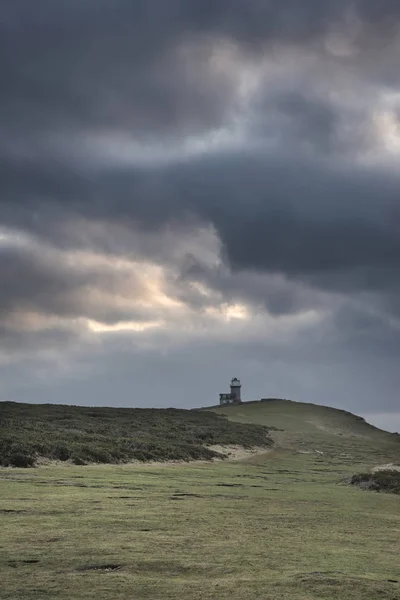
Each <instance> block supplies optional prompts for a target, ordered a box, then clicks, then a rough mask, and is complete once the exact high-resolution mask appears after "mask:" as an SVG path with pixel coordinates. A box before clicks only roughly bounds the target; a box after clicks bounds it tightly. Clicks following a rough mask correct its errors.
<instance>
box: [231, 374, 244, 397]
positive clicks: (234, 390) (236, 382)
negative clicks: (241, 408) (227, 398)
mask: <svg viewBox="0 0 400 600" xmlns="http://www.w3.org/2000/svg"><path fill="white" fill-rule="evenodd" d="M231 395H232V397H233V398H234V403H235V404H240V403H241V401H242V384H241V383H240V379H238V378H237V377H234V378H233V379H231Z"/></svg>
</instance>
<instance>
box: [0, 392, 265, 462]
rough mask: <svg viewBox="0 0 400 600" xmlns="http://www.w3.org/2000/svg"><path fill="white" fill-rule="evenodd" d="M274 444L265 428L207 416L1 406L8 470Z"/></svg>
mask: <svg viewBox="0 0 400 600" xmlns="http://www.w3.org/2000/svg"><path fill="white" fill-rule="evenodd" d="M271 444H272V442H271V440H270V439H269V437H268V429H267V428H266V427H265V426H263V425H259V426H256V425H251V424H246V423H244V424H243V423H235V422H231V421H229V420H228V419H225V418H223V417H221V416H219V415H215V414H211V413H205V412H194V411H189V410H178V409H165V410H162V409H139V408H137V409H134V408H93V407H83V406H62V405H52V404H41V405H37V404H36V405H35V404H17V403H14V402H0V465H3V466H20V467H24V466H31V465H33V464H34V463H35V462H37V461H38V460H40V459H41V458H47V459H53V460H61V461H67V460H72V462H74V463H75V464H84V463H86V462H98V463H117V462H128V461H131V460H139V461H149V460H157V461H167V460H196V459H211V458H214V457H221V456H222V454H221V453H218V452H216V451H215V450H214V449H212V448H210V447H209V446H214V445H220V446H222V447H224V446H227V445H241V446H243V447H250V446H260V447H268V446H270V445H271ZM222 452H223V448H222Z"/></svg>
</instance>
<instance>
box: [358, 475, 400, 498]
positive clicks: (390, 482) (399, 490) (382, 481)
mask: <svg viewBox="0 0 400 600" xmlns="http://www.w3.org/2000/svg"><path fill="white" fill-rule="evenodd" d="M350 483H351V484H352V485H357V486H359V487H361V488H362V489H366V490H372V491H375V492H389V493H391V494H400V471H396V470H385V471H375V473H358V474H357V475H353V477H352V478H351V481H350Z"/></svg>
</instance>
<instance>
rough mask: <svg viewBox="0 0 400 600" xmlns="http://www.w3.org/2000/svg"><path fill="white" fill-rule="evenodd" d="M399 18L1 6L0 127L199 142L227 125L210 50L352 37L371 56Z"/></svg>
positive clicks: (186, 7) (358, 2)
mask: <svg viewBox="0 0 400 600" xmlns="http://www.w3.org/2000/svg"><path fill="white" fill-rule="evenodd" d="M351 16H352V20H351V19H350V24H349V23H348V22H349V18H350V17H351ZM399 17H400V7H399V4H398V2H397V0H385V1H381V2H379V3H377V2H376V1H375V0H353V1H349V0H338V1H336V2H334V3H327V2H320V1H319V0H307V1H304V2H299V1H298V0H286V1H284V2H275V1H273V2H272V1H268V0H251V1H249V0H207V1H204V2H201V3H199V2H198V1H197V0H191V1H188V0H172V1H170V2H168V3H165V2H164V1H163V0H139V1H136V2H131V1H128V0H115V1H114V2H106V1H99V0H96V1H94V0H88V1H86V2H84V3H82V2H80V1H78V0H72V1H70V2H65V1H64V0H45V1H42V2H40V4H37V3H32V2H30V0H17V1H16V2H13V3H6V4H5V5H4V4H3V6H2V8H1V22H0V28H1V40H2V42H1V44H2V48H1V49H2V52H1V62H0V72H1V77H2V85H1V89H2V91H1V95H0V107H1V114H2V122H3V127H4V128H5V129H6V130H7V129H8V130H10V129H11V131H12V132H14V131H15V130H20V131H21V130H22V131H26V130H27V129H32V128H33V129H36V130H37V131H40V130H42V131H49V130H52V129H59V128H61V129H65V128H68V127H70V126H73V127H82V126H83V127H84V128H85V129H89V130H90V129H91V128H95V127H101V128H104V129H109V128H113V127H116V128H120V129H122V130H124V131H126V130H132V131H135V132H136V133H139V132H142V133H151V132H153V133H155V134H156V135H160V133H161V132H162V131H163V130H171V129H172V130H175V131H176V130H180V129H182V127H183V128H186V129H195V130H198V129H199V128H200V129H201V128H202V127H207V126H212V125H213V124H214V125H215V124H217V123H220V122H221V121H223V119H224V118H225V116H226V109H227V105H228V104H229V100H230V94H231V92H232V86H231V82H230V79H229V77H225V75H224V72H223V70H222V71H221V70H220V71H218V73H216V72H215V71H213V69H210V63H209V60H210V57H211V51H212V49H213V45H214V44H215V43H217V42H220V41H223V40H226V41H228V42H231V43H233V44H235V45H237V46H238V47H239V48H241V49H242V50H243V51H244V52H250V55H252V54H254V53H256V54H258V55H260V54H261V53H263V52H265V51H269V50H270V49H271V48H272V46H274V47H276V46H277V47H278V49H279V47H280V45H282V44H284V45H285V44H286V45H291V44H295V45H300V46H307V45H308V46H310V45H311V46H312V47H315V49H316V50H317V51H318V52H324V49H323V47H320V46H319V45H318V44H319V42H321V41H322V40H323V39H324V37H325V36H326V35H327V34H328V33H330V32H331V31H333V30H334V31H337V30H339V31H342V30H343V31H344V32H345V33H346V32H347V30H349V29H350V32H351V30H352V29H354V27H356V29H357V35H356V40H355V41H356V46H357V47H359V48H361V50H363V51H366V50H365V49H366V48H368V52H375V54H376V53H378V54H379V53H382V48H381V46H382V44H383V43H384V44H385V46H386V48H387V47H388V46H390V43H391V41H392V40H393V39H394V37H395V34H396V31H395V24H396V22H397V21H398V19H399ZM353 22H354V23H355V25H354V24H353V25H352V23H353ZM371 48H372V50H371ZM388 54H389V55H390V52H389V51H388ZM370 62H371V61H370ZM372 62H373V61H372ZM344 64H346V61H344Z"/></svg>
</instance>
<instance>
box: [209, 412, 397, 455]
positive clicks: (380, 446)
mask: <svg viewBox="0 0 400 600" xmlns="http://www.w3.org/2000/svg"><path fill="white" fill-rule="evenodd" d="M210 410H212V411H213V412H216V413H218V414H222V415H225V416H226V417H228V419H229V420H231V421H236V422H240V423H246V424H258V425H266V424H268V426H269V427H275V428H278V429H280V430H282V431H272V432H271V437H272V439H273V440H274V441H275V443H276V446H277V448H280V449H282V450H287V451H291V452H295V453H300V454H302V453H304V454H315V455H317V456H319V457H321V459H320V460H323V457H325V459H331V460H332V459H335V461H337V462H338V463H343V464H344V465H346V464H349V465H354V464H362V465H365V466H367V467H369V466H375V465H378V464H382V463H385V462H392V461H397V462H400V435H397V434H391V433H388V432H386V431H383V430H381V429H378V428H376V427H374V426H372V425H370V424H368V423H366V422H365V420H364V419H363V418H362V417H359V416H356V415H353V414H351V413H349V412H347V411H343V410H338V409H335V408H329V407H325V406H319V405H315V404H305V403H301V402H293V401H289V400H269V401H261V402H248V403H244V404H241V405H238V406H225V407H213V408H211V409H210Z"/></svg>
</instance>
